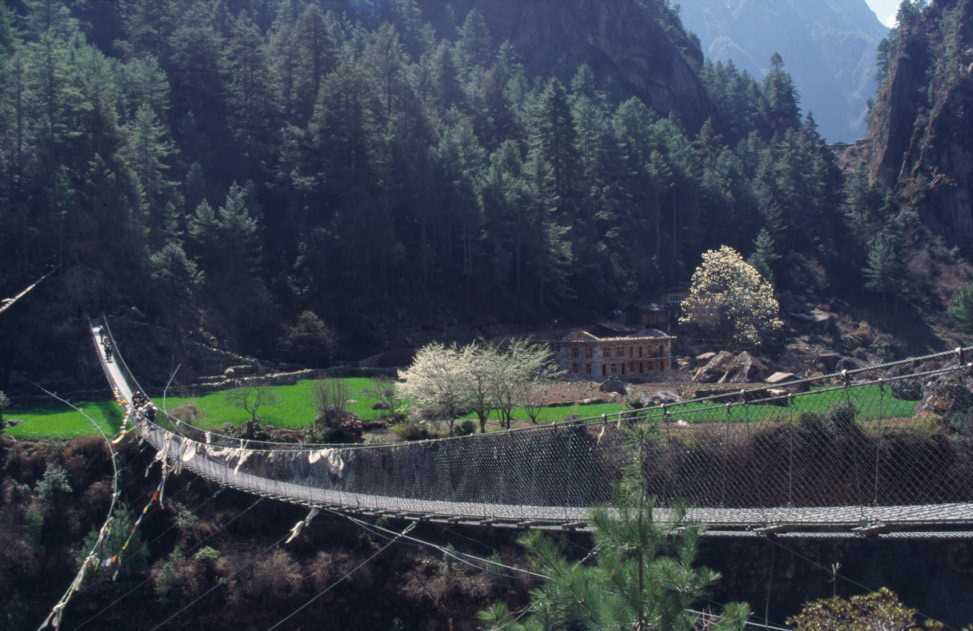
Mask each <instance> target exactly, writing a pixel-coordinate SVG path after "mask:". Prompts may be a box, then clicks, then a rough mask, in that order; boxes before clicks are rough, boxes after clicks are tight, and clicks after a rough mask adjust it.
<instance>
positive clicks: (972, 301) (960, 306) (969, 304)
mask: <svg viewBox="0 0 973 631" xmlns="http://www.w3.org/2000/svg"><path fill="white" fill-rule="evenodd" d="M949 315H951V316H952V317H953V319H955V320H956V321H957V322H958V323H959V325H960V327H962V329H963V330H964V331H966V332H968V333H969V332H973V285H971V286H967V287H963V288H962V289H960V290H959V292H957V294H956V297H955V298H953V301H952V302H951V303H950V304H949Z"/></svg>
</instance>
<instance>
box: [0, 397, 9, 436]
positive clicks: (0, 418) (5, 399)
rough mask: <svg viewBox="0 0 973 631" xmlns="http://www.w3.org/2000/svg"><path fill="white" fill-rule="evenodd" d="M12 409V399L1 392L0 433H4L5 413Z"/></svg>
mask: <svg viewBox="0 0 973 631" xmlns="http://www.w3.org/2000/svg"><path fill="white" fill-rule="evenodd" d="M9 407H10V397H8V396H7V393H6V392H4V391H3V390H0V432H2V431H3V427H4V421H3V411H4V410H6V409H7V408H9Z"/></svg>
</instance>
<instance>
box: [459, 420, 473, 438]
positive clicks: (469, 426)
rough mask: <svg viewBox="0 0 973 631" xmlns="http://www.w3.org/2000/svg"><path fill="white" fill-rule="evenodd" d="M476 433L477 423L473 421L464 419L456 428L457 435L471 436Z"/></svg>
mask: <svg viewBox="0 0 973 631" xmlns="http://www.w3.org/2000/svg"><path fill="white" fill-rule="evenodd" d="M475 433H476V423H474V422H473V421H463V422H462V423H460V424H459V427H457V428H456V435H457V436H469V435H471V434H475Z"/></svg>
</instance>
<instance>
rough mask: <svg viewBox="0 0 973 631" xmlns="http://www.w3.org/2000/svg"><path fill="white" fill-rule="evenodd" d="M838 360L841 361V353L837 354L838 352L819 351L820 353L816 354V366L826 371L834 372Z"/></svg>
mask: <svg viewBox="0 0 973 631" xmlns="http://www.w3.org/2000/svg"><path fill="white" fill-rule="evenodd" d="M840 361H841V355H839V354H838V353H821V354H820V355H818V361H817V364H818V366H820V367H821V369H822V370H825V371H827V372H835V370H836V369H837V366H838V362H840Z"/></svg>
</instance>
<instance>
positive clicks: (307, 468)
mask: <svg viewBox="0 0 973 631" xmlns="http://www.w3.org/2000/svg"><path fill="white" fill-rule="evenodd" d="M91 335H92V339H93V340H94V342H95V344H94V347H95V351H96V353H97V355H98V359H99V362H100V364H101V366H102V368H103V370H104V372H105V376H106V378H107V380H108V382H109V384H110V386H111V388H112V391H113V392H114V394H115V397H116V399H117V400H118V401H119V402H120V404H121V405H123V406H124V408H125V414H126V422H127V423H128V424H130V425H131V426H132V427H134V428H135V430H136V431H137V432H138V435H139V436H140V437H141V438H142V439H143V440H144V441H146V442H147V443H148V444H149V445H151V446H152V447H153V448H154V449H155V450H157V452H158V457H159V458H160V459H161V460H163V461H164V462H166V463H168V464H169V466H171V467H172V468H173V469H174V470H176V471H180V470H186V471H190V472H192V473H194V474H196V475H199V476H201V477H203V478H205V479H207V480H210V481H211V482H213V483H215V484H217V485H220V486H223V487H229V488H234V489H237V490H239V491H242V492H244V493H248V494H251V495H255V496H259V497H264V498H271V499H274V500H279V501H282V502H288V503H292V504H297V505H301V506H306V507H309V508H312V509H322V510H328V511H333V512H340V513H344V514H351V515H359V516H365V517H372V518H375V517H388V518H396V519H402V520H407V521H420V522H422V521H428V522H433V523H444V524H453V525H472V526H484V527H493V528H511V529H541V530H566V531H576V530H585V529H587V528H588V518H589V516H590V511H591V510H592V508H593V507H596V506H605V505H608V504H610V502H611V500H612V498H613V495H614V492H615V489H616V488H617V484H618V482H619V480H620V479H621V476H622V473H623V470H624V469H625V468H626V466H627V465H628V464H630V463H631V458H632V456H631V454H632V449H633V446H632V445H631V443H630V441H629V440H628V439H627V436H628V434H629V433H628V432H627V428H628V427H630V426H632V424H635V423H638V424H647V425H648V426H649V427H650V428H651V430H652V431H650V432H649V433H648V438H647V439H644V440H643V441H642V442H641V443H640V444H639V445H637V446H636V447H635V448H636V449H642V450H644V451H643V452H642V453H643V458H642V459H641V460H642V461H643V462H644V463H646V464H645V465H644V467H643V468H642V474H643V475H644V476H645V482H646V487H647V489H648V492H649V493H650V494H651V495H653V496H654V497H655V498H656V503H657V508H656V510H655V515H654V517H655V519H656V520H658V521H662V522H667V521H668V522H675V521H677V520H679V521H684V522H686V523H692V524H698V525H700V526H702V527H704V533H705V535H707V536H723V537H753V536H768V535H772V536H775V537H801V538H842V537H866V536H867V537H876V538H933V537H935V538H942V537H948V538H964V539H970V538H973V441H971V440H969V439H967V438H964V437H963V436H962V435H960V434H956V433H952V432H947V431H945V430H941V429H939V428H938V427H933V426H932V425H930V424H929V423H925V424H923V423H924V422H923V421H921V420H915V419H913V418H912V417H913V414H911V413H910V414H907V415H901V416H902V417H900V418H897V417H896V411H897V407H896V402H897V401H898V400H897V399H896V398H895V396H894V394H893V388H892V384H894V383H896V382H906V381H912V382H916V381H925V380H930V379H937V378H942V377H946V376H951V375H957V374H960V373H968V372H970V371H971V370H973V364H971V363H968V362H967V361H966V360H967V358H968V357H973V355H971V354H970V352H971V351H969V350H959V349H958V350H957V351H955V352H950V353H941V354H937V355H930V356H927V357H923V358H914V359H912V360H909V361H908V362H897V363H894V364H886V365H883V366H879V367H871V368H865V369H861V370H855V371H846V372H843V373H840V374H834V375H827V376H824V377H820V378H815V379H808V380H801V381H795V382H793V383H791V384H784V386H783V389H784V390H786V394H781V393H780V391H773V392H768V391H767V390H761V389H757V390H750V391H741V392H739V393H734V394H732V395H729V396H728V395H720V396H714V397H709V398H704V399H698V400H695V401H692V402H686V403H682V404H675V405H668V406H659V407H654V408H649V409H646V410H633V411H631V412H626V413H622V414H619V415H615V416H612V417H607V416H605V417H600V418H597V419H589V420H581V421H574V422H569V423H562V424H557V425H548V426H543V427H534V428H528V429H522V430H512V431H505V432H497V433H488V434H476V435H473V436H467V437H455V438H444V439H437V440H427V441H420V442H414V443H396V444H388V445H362V444H353V445H313V444H304V443H277V442H268V441H249V440H245V439H241V438H238V437H231V436H226V435H223V434H220V433H217V432H212V431H206V430H203V429H200V428H197V427H194V426H192V425H190V424H187V423H185V422H182V421H178V420H175V419H172V418H170V417H168V416H167V415H166V414H165V413H164V412H163V411H162V410H159V409H158V408H156V407H155V406H154V405H153V404H152V403H151V402H150V399H149V397H148V394H147V393H146V392H145V390H143V389H142V388H141V386H140V385H139V383H138V380H137V379H136V378H135V376H134V375H133V374H132V372H131V370H130V369H129V367H128V365H127V364H126V362H125V359H124V357H123V356H122V354H121V352H120V349H119V346H118V344H117V342H116V341H115V339H114V337H113V335H112V333H111V329H110V328H109V326H108V322H107V320H104V319H103V320H102V321H100V322H97V323H92V325H91ZM107 349H111V351H110V352H111V355H112V356H111V357H109V356H108V355H106V350H107ZM919 366H922V367H924V368H923V370H917V368H916V367H919ZM803 390H807V391H803ZM812 400H813V401H814V402H815V406H817V407H821V406H822V402H823V403H824V404H827V406H833V407H839V408H840V407H841V406H846V407H845V409H846V410H847V409H849V408H848V407H847V406H853V407H856V408H857V409H856V410H855V412H856V415H855V416H853V417H851V418H848V416H847V413H846V414H845V416H842V415H841V414H840V413H838V414H837V415H836V414H834V413H833V414H832V415H831V416H832V417H833V418H832V417H826V416H821V417H816V418H812V419H810V420H809V418H808V416H807V415H806V414H805V415H802V414H801V411H802V410H806V409H808V407H809V406H808V405H807V402H810V401H812ZM842 419H844V422H842ZM683 513H684V517H683Z"/></svg>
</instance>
